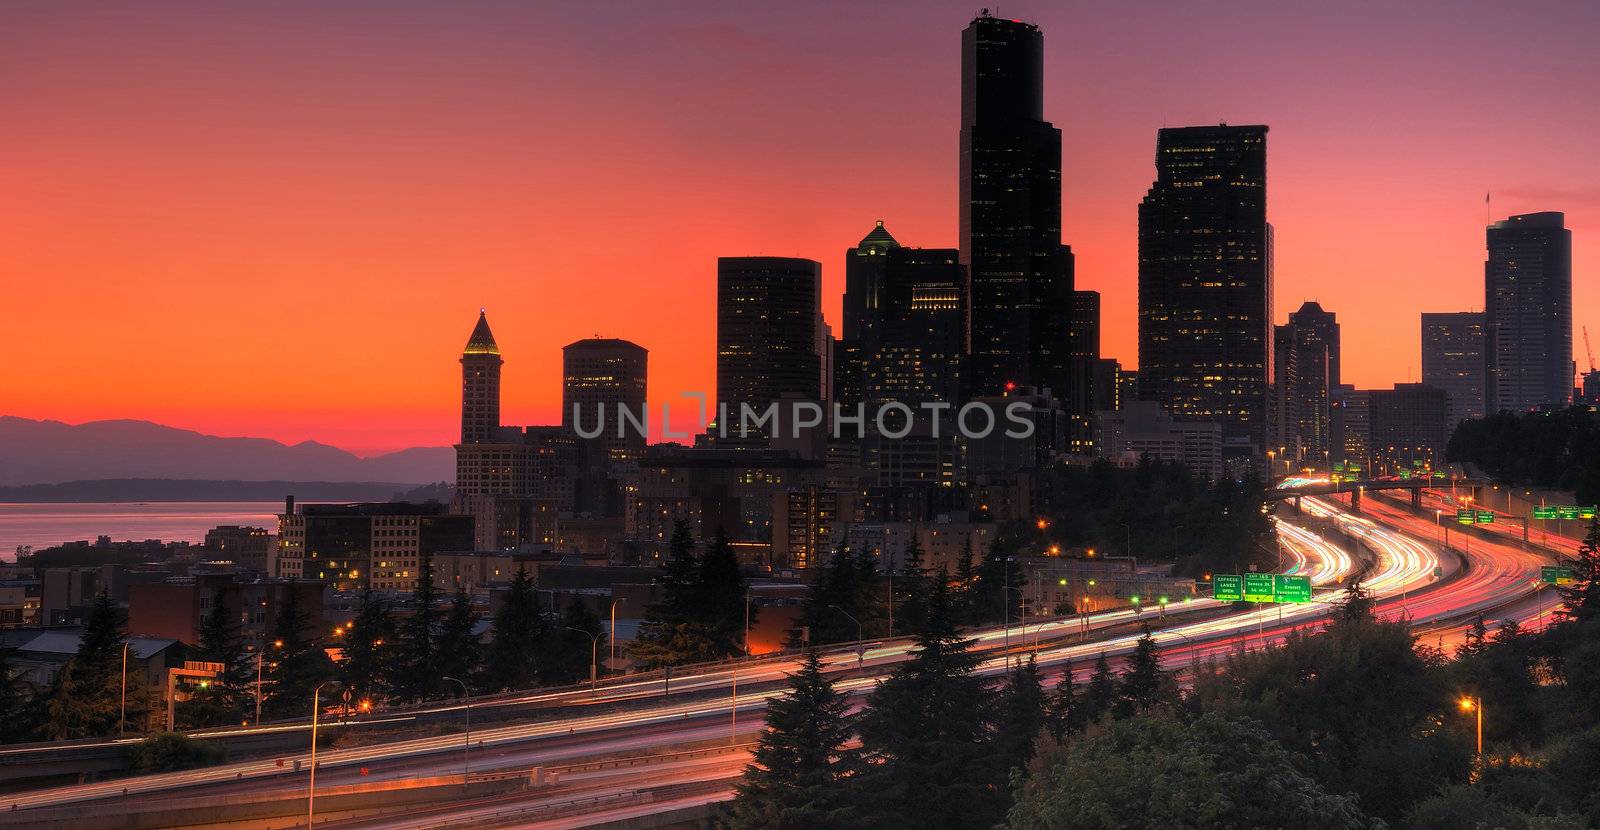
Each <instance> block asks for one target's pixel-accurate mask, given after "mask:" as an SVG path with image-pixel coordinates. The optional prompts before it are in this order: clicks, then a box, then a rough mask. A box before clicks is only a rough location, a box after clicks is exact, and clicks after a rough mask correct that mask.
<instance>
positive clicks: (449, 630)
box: [435, 588, 483, 689]
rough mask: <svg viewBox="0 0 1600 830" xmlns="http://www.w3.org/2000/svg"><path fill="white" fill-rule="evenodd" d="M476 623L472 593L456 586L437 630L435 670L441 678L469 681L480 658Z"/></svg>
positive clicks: (449, 685)
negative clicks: (442, 625)
mask: <svg viewBox="0 0 1600 830" xmlns="http://www.w3.org/2000/svg"><path fill="white" fill-rule="evenodd" d="M477 624H478V612H477V610H476V609H474V608H473V607H472V597H471V595H469V594H468V593H467V592H466V591H464V590H461V589H459V588H458V589H456V595H455V599H453V600H451V602H450V611H449V613H448V614H446V615H445V618H444V627H443V628H441V629H440V631H439V660H438V663H437V664H436V666H435V670H436V671H438V673H439V677H440V679H441V680H443V679H444V678H446V677H453V678H455V679H457V680H461V681H465V682H471V680H470V679H471V678H472V677H473V675H474V674H476V673H477V671H478V666H479V664H480V663H481V662H482V660H483V643H481V642H479V640H478V635H477V634H474V633H473V632H472V630H473V628H475V627H476V626H477ZM454 688H455V685H454V684H447V689H454Z"/></svg>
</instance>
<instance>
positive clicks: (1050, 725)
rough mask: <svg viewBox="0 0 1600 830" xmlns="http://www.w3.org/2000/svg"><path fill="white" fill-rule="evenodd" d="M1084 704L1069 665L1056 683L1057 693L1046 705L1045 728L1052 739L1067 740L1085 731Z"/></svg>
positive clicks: (1052, 695) (1062, 671)
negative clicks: (1069, 736)
mask: <svg viewBox="0 0 1600 830" xmlns="http://www.w3.org/2000/svg"><path fill="white" fill-rule="evenodd" d="M1083 710H1084V702H1083V700H1082V699H1081V698H1080V696H1079V694H1078V687H1077V685H1076V684H1075V683H1074V682H1073V679H1072V664H1071V663H1068V664H1067V665H1066V667H1065V668H1063V669H1062V670H1061V679H1060V680H1059V681H1057V682H1056V688H1055V691H1053V692H1051V694H1050V700H1049V701H1048V702H1047V703H1046V704H1045V728H1046V729H1048V730H1049V731H1050V737H1052V738H1055V739H1056V741H1058V742H1059V741H1063V740H1066V737H1067V736H1068V735H1074V734H1077V733H1079V732H1082V731H1083V727H1084V725H1085V723H1084V717H1083Z"/></svg>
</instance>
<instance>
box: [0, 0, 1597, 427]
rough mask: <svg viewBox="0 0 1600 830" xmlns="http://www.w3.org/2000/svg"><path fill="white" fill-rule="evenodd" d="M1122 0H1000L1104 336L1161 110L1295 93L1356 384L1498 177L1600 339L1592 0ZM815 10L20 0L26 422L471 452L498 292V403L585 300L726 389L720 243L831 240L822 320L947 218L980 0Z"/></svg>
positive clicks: (1399, 368)
mask: <svg viewBox="0 0 1600 830" xmlns="http://www.w3.org/2000/svg"><path fill="white" fill-rule="evenodd" d="M668 5H671V6H672V8H670V9H669V8H665V7H666V6H668ZM1104 5H1111V4H1104ZM1117 5H1121V4H1117ZM1128 5H1130V6H1133V7H1135V8H1130V9H1108V8H1078V9H1072V8H1067V7H1066V5H1065V4H1056V3H1046V2H1042V0H1039V1H1037V2H1025V3H1015V4H1007V6H1006V8H1005V12H1006V13H1007V14H1008V15H1020V16H1023V17H1026V18H1028V19H1031V20H1034V21H1036V22H1038V23H1039V24H1040V25H1041V26H1042V27H1043V28H1044V31H1045V44H1046V54H1047V63H1046V72H1047V77H1046V85H1047V93H1046V94H1047V99H1046V106H1045V111H1046V117H1048V118H1050V119H1051V120H1052V121H1054V122H1055V124H1056V125H1057V126H1059V127H1061V128H1062V131H1063V143H1064V155H1065V158H1064V164H1063V178H1064V188H1065V205H1064V210H1065V237H1066V239H1067V241H1068V242H1069V243H1070V244H1072V246H1073V248H1074V249H1075V250H1076V251H1077V255H1078V276H1079V286H1080V287H1082V288H1091V289H1097V290H1100V291H1101V292H1103V293H1104V295H1105V321H1104V325H1105V330H1106V336H1105V343H1104V351H1105V353H1106V354H1107V355H1108V356H1112V357H1118V358H1120V359H1122V360H1124V362H1126V363H1132V362H1133V359H1134V352H1135V347H1134V340H1135V337H1134V322H1133V321H1134V305H1133V303H1134V296H1135V275H1136V263H1135V254H1136V238H1135V234H1136V227H1135V219H1136V215H1135V211H1136V206H1137V204H1138V200H1139V198H1140V197H1141V196H1142V195H1143V192H1144V190H1145V188H1146V187H1148V185H1149V182H1150V179H1151V177H1152V175H1153V160H1152V159H1153V153H1154V138H1155V130H1156V129H1157V128H1159V127H1161V126H1163V125H1182V124H1192V123H1209V122H1214V121H1218V120H1226V121H1231V122H1235V123H1256V122H1262V123H1266V124H1269V125H1270V126H1271V129H1272V131H1271V133H1270V134H1269V137H1268V148H1269V191H1268V192H1269V197H1268V199H1269V213H1270V218H1271V220H1272V222H1273V223H1274V225H1275V226H1276V231H1277V237H1276V238H1277V291H1276V294H1277V314H1276V316H1277V318H1278V319H1279V320H1281V319H1282V318H1283V316H1284V315H1285V314H1287V312H1288V311H1290V310H1292V309H1293V308H1295V307H1297V306H1298V305H1299V304H1300V302H1301V301H1302V300H1304V299H1307V298H1316V299H1318V300H1320V301H1321V302H1322V304H1323V305H1324V306H1325V307H1327V308H1329V309H1330V310H1333V311H1335V312H1337V313H1338V314H1339V317H1340V320H1341V322H1342V323H1343V325H1344V349H1345V351H1344V372H1345V379H1346V380H1347V381H1350V382H1354V383H1356V384H1357V385H1360V386H1376V385H1387V384H1389V383H1392V382H1394V381H1404V380H1407V379H1414V378H1415V377H1416V376H1417V374H1418V373H1419V358H1418V345H1417V341H1418V333H1417V330H1418V320H1417V312H1418V311H1421V310H1428V311H1448V310H1461V309H1475V308H1478V307H1480V306H1481V305H1482V260H1483V220H1484V204H1483V194H1484V192H1485V191H1486V190H1491V191H1493V192H1494V204H1493V211H1494V215H1495V217H1496V218H1498V217H1501V216H1504V215H1505V214H1508V213H1513V212H1528V211H1535V210H1564V211H1566V213H1567V224H1568V227H1570V228H1572V229H1573V231H1574V272H1575V286H1574V296H1575V303H1574V305H1575V309H1574V312H1575V313H1574V318H1575V321H1576V324H1577V325H1575V327H1574V328H1575V331H1577V330H1578V329H1577V326H1579V325H1583V324H1588V325H1589V326H1590V327H1591V328H1592V329H1595V330H1596V331H1595V334H1596V336H1597V337H1600V289H1597V288H1596V279H1595V277H1594V275H1595V274H1596V273H1597V271H1600V255H1597V254H1596V250H1597V247H1600V246H1597V245H1596V244H1594V239H1595V236H1596V235H1595V233H1594V231H1595V229H1596V228H1597V226H1600V161H1597V159H1600V156H1597V155H1596V153H1595V151H1594V140H1595V136H1596V135H1600V107H1597V106H1596V97H1595V93H1594V90H1595V89H1596V88H1597V81H1600V59H1597V58H1596V50H1594V49H1593V48H1592V46H1593V42H1594V40H1595V38H1596V35H1600V11H1597V10H1596V9H1597V7H1596V6H1595V5H1594V4H1584V3H1555V2H1551V3H1533V4H1518V5H1516V7H1515V8H1509V7H1506V4H1463V3H1437V4H1428V3H1415V4H1405V8H1403V9H1400V10H1396V9H1394V8H1391V7H1390V6H1391V5H1393V4H1376V3H1370V4H1369V3H1357V4H1347V5H1345V6H1341V7H1340V8H1337V9H1326V8H1323V7H1322V6H1318V7H1315V10H1313V7H1312V6H1311V5H1310V4H1299V3H1287V4H1285V3H1266V2H1241V3H1231V4H1227V6H1226V11H1218V10H1217V9H1216V8H1214V7H1209V6H1208V7H1206V8H1200V6H1203V5H1205V4H1170V5H1167V4H1158V3H1149V4H1128ZM796 6H797V4H780V3H752V4H727V3H720V4H712V3H704V4H695V3H691V4H647V5H644V7H643V8H642V9H641V8H640V4H626V3H604V2H602V3H591V4H563V5H560V6H559V7H557V6H551V7H547V8H545V9H541V8H538V7H537V6H536V5H533V4H527V3H491V2H480V3H452V4H424V3H415V4H410V3H399V2H389V3H341V4H327V3H310V2H307V3H283V4H273V5H272V6H271V8H259V7H257V8H246V7H241V6H223V5H219V4H214V3H199V2H196V3H180V2H167V3H126V4H122V3H83V4H75V3H66V2H53V0H40V2H13V3H7V4H6V5H5V6H4V7H3V8H0V123H4V124H5V125H6V126H5V129H4V130H0V288H3V291H0V321H3V324H4V325H3V330H0V331H3V333H0V414H12V415H22V416H27V417H34V418H56V419H61V420H66V421H72V422H76V421H82V420H90V419H98V418H113V417H130V418H145V419H149V420H154V421H160V422H163V423H168V424H173V425H177V426H184V427H190V428H195V429H200V430H203V431H207V432H213V433H217V434H223V435H262V436H268V437H273V438H278V439H280V440H285V441H291V442H293V441H299V440H304V439H316V440H321V441H325V442H328V443H333V444H336V445H339V446H343V447H347V448H349V449H352V450H356V451H359V452H373V451H380V450H386V449H394V448H399V447H404V446H409V445H414V444H444V443H449V442H450V441H452V440H454V437H455V434H456V417H457V411H458V400H457V396H458V394H459V389H458V378H457V373H458V370H459V367H458V365H457V364H456V362H455V360H456V356H457V355H458V353H459V351H460V349H461V346H462V344H463V343H464V342H465V340H466V337H467V334H468V332H469V331H470V329H471V326H472V323H473V320H474V316H475V314H476V312H477V309H478V307H479V306H487V307H488V309H489V315H490V320H491V322H492V324H493V326H494V330H495V333H496V335H497V336H498V338H499V341H500V345H501V347H502V349H503V351H504V352H505V356H506V361H507V362H506V367H505V407H504V408H505V420H506V421H507V422H508V423H539V422H551V421H554V420H556V418H557V411H556V410H557V408H558V406H559V400H560V390H559V377H560V346H562V345H563V344H565V343H567V342H570V341H571V340H574V339H577V338H579V337H584V336H588V335H591V334H596V333H599V334H604V335H607V336H616V337H626V338H629V339H632V340H635V341H636V342H638V343H640V344H641V345H644V346H645V347H647V348H649V349H650V351H651V356H650V359H651V392H652V397H653V398H655V399H657V400H661V399H667V398H671V397H673V396H675V395H676V394H677V393H678V392H679V391H681V390H687V389H708V391H709V387H710V386H711V377H712V366H713V353H712V345H713V338H714V324H715V317H714V309H713V305H712V298H713V293H714V292H713V288H714V275H715V258H716V257H717V256H719V255H749V254H771V255H798V256H806V257H811V258H814V259H818V260H820V261H821V262H822V263H823V274H824V280H825V289H826V291H825V306H824V309H825V312H826V314H827V316H828V319H829V320H830V322H833V323H834V324H835V325H836V326H837V324H838V321H839V311H838V309H839V293H840V292H841V291H842V289H843V284H842V282H843V273H842V267H843V266H842V254H843V251H844V249H845V248H846V247H847V246H848V245H850V244H851V243H853V242H854V241H855V240H856V239H858V238H860V236H862V235H863V234H864V233H866V232H867V230H869V229H870V228H871V226H872V222H873V220H874V219H877V218H883V219H885V220H886V221H887V223H888V226H889V228H890V230H891V231H892V232H893V233H894V234H895V235H896V236H897V237H898V238H899V239H900V240H901V241H902V242H903V243H906V244H913V245H926V246H950V245H954V243H955V223H956V204H955V196H956V130H957V124H956V118H957V108H958V107H957V105H958V74H959V33H960V30H961V28H962V27H963V26H964V25H965V24H966V21H967V20H968V19H969V18H970V17H971V15H972V13H973V11H974V9H972V8H969V7H967V6H966V5H965V4H954V3H917V4H903V5H901V6H898V7H897V6H896V5H895V4H860V3H854V4H842V3H841V4H831V3H818V4H810V5H808V6H807V7H805V8H798V7H796ZM1577 349H1578V351H1579V352H1580V353H1581V351H1582V343H1581V336H1580V337H1579V342H1578V344H1577ZM1580 361H1581V362H1582V361H1583V359H1582V358H1580Z"/></svg>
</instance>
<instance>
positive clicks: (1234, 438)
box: [1139, 125, 1272, 460]
mask: <svg viewBox="0 0 1600 830" xmlns="http://www.w3.org/2000/svg"><path fill="white" fill-rule="evenodd" d="M1271 350H1272V235H1271V227H1270V226H1269V225H1268V224H1267V128H1266V127H1264V126H1245V127H1235V126H1228V125H1219V126H1215V127H1180V128H1172V129H1163V130H1161V131H1160V132H1159V133H1158V135H1157V139H1156V181H1155V182H1154V183H1153V184H1152V185H1151V186H1150V190H1149V192H1148V193H1147V194H1146V195H1145V197H1144V201H1143V202H1141V203H1140V205H1139V375H1140V379H1139V395H1140V397H1142V398H1144V399H1145V400H1151V401H1156V402H1158V403H1160V404H1162V405H1163V406H1165V407H1166V409H1167V411H1168V412H1169V413H1170V414H1171V415H1172V417H1173V418H1176V419H1178V420H1180V421H1214V422H1216V423H1218V424H1221V425H1222V431H1223V443H1224V447H1225V450H1226V451H1227V452H1228V454H1229V456H1230V458H1238V457H1241V456H1247V455H1248V456H1254V457H1255V458H1259V459H1262V460H1265V456H1264V451H1265V449H1266V439H1267V420H1268V414H1267V409H1268V407H1267V401H1268V394H1267V393H1268V383H1269V381H1270V378H1269V372H1270V371H1271V369H1272V355H1271Z"/></svg>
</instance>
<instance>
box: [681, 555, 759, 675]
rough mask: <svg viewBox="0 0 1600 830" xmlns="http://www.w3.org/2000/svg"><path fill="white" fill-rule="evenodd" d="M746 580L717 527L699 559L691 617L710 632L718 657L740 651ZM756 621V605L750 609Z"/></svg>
mask: <svg viewBox="0 0 1600 830" xmlns="http://www.w3.org/2000/svg"><path fill="white" fill-rule="evenodd" d="M746 590H747V585H746V583H745V579H744V574H743V573H741V572H740V570H739V559H738V557H736V556H734V553H733V548H732V547H731V546H729V545H728V537H727V536H726V535H725V534H723V532H722V531H721V530H718V531H717V535H716V537H715V538H714V539H713V540H712V542H711V545H710V547H708V548H707V549H706V554H705V556H704V557H703V558H702V559H701V560H700V571H699V581H698V584H696V586H695V591H694V594H695V597H696V600H695V607H694V612H693V615H692V616H691V619H692V620H694V621H697V622H699V623H701V624H702V625H703V626H704V627H705V629H706V630H707V631H708V632H710V633H711V636H712V644H711V647H712V649H713V651H714V653H716V655H717V656H718V657H732V656H734V655H736V654H743V653H744V647H745V642H746V638H745V630H744V626H745V609H746V602H745V599H746V597H745V591H746ZM750 614H751V617H750V622H751V623H754V622H755V616H754V615H755V609H753V608H752V609H750Z"/></svg>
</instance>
